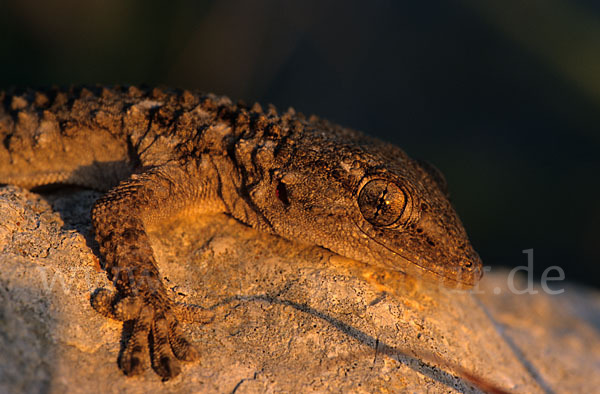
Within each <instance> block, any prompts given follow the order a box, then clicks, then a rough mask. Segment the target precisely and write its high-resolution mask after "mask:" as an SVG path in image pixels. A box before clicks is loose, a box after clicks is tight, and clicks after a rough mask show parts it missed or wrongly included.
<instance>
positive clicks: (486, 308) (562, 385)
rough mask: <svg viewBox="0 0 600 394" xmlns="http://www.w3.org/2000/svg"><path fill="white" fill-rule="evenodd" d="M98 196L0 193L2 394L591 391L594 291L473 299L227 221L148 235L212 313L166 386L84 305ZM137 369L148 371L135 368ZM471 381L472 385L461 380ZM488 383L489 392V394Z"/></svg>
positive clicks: (596, 318)
mask: <svg viewBox="0 0 600 394" xmlns="http://www.w3.org/2000/svg"><path fill="white" fill-rule="evenodd" d="M98 196H99V194H98V193H95V192H91V191H85V190H63V191H58V192H56V191H55V192H52V193H47V194H45V195H44V197H43V198H41V197H40V196H39V195H37V194H34V193H30V192H27V191H24V190H21V189H18V188H14V187H4V188H0V300H1V301H2V302H1V304H0V349H2V351H1V352H0V392H47V391H51V392H63V391H67V390H68V391H70V392H89V391H97V390H102V391H110V392H131V393H137V392H148V391H156V390H163V391H165V392H237V393H245V392H248V393H251V392H266V391H277V392H280V391H297V392H298V391H336V392H341V391H343V392H346V391H353V392H372V391H391V392H398V391H417V392H421V391H430V392H479V391H480V389H481V388H483V389H486V390H493V388H499V389H503V390H508V391H518V392H545V391H546V392H550V391H552V392H575V391H579V392H585V391H587V392H591V391H594V390H595V389H596V388H597V387H598V386H600V340H599V334H598V333H599V332H600V331H599V329H600V294H599V293H598V292H597V291H594V290H589V289H584V288H581V287H577V286H573V285H570V286H569V285H565V292H564V293H563V294H561V295H548V294H546V293H545V292H543V291H542V290H541V289H540V288H537V287H536V289H537V290H540V291H539V293H538V294H536V295H516V294H512V293H511V292H509V291H508V287H507V272H494V273H490V274H488V275H487V276H486V277H485V278H484V280H483V281H482V283H481V285H480V286H479V288H478V289H477V291H476V292H464V291H463V292H458V291H453V290H449V289H445V288H440V287H437V286H433V285H428V284H424V283H420V282H418V281H416V280H414V279H411V278H405V277H402V275H400V274H398V273H390V272H383V271H379V270H376V269H373V268H372V267H369V266H366V265H363V264H360V263H357V262H355V261H352V260H348V259H344V258H342V257H339V256H337V255H335V254H332V253H330V252H328V251H326V250H324V249H321V248H318V247H311V246H306V245H301V244H296V243H292V242H288V241H285V240H283V239H280V238H278V237H274V236H270V235H267V234H263V233H260V232H257V231H255V230H253V229H251V228H248V227H246V226H244V225H242V224H240V223H238V222H236V221H235V220H233V219H231V218H228V217H227V216H224V215H215V216H205V217H198V218H183V217H181V218H174V219H173V220H172V221H171V222H170V223H165V224H164V225H163V226H161V227H160V228H156V229H152V230H151V238H152V242H153V246H154V248H155V251H156V257H157V259H158V261H159V265H160V267H159V268H160V270H161V274H162V275H163V276H164V278H165V281H166V283H167V285H168V287H169V289H170V291H171V295H172V297H173V298H174V299H176V300H177V301H184V302H188V303H193V304H197V305H201V306H204V307H207V308H210V309H212V310H214V312H215V313H216V317H215V320H214V321H213V322H212V323H210V324H206V325H200V324H188V325H185V326H184V328H185V330H186V333H187V335H188V336H189V338H190V339H191V340H192V342H193V343H195V344H196V345H197V347H198V348H199V349H200V350H201V353H202V357H201V362H200V363H184V364H183V371H182V373H181V375H180V376H178V377H177V378H175V379H173V380H171V381H168V382H161V381H160V379H159V378H158V376H157V375H156V374H154V372H153V371H152V370H151V369H150V368H148V370H147V371H146V373H145V374H143V375H142V376H139V377H135V378H127V377H125V376H124V375H123V374H122V373H121V371H120V370H119V369H118V366H117V362H116V360H117V357H118V354H119V351H120V340H121V335H122V333H121V326H122V324H121V323H119V322H116V321H110V320H107V319H106V318H104V317H103V316H101V315H99V314H97V313H96V312H95V311H94V310H93V309H92V308H91V306H90V294H91V293H92V292H93V291H94V290H95V289H96V288H98V287H107V288H111V284H110V282H109V281H108V280H107V278H106V275H105V273H104V272H103V271H101V270H100V268H99V267H100V266H99V261H98V258H97V255H96V254H95V252H94V248H95V244H94V242H93V240H92V237H91V227H90V220H89V209H90V207H91V204H92V203H93V201H94V200H95V199H96V198H97V197H98ZM146 362H147V363H148V365H149V361H148V360H146ZM474 381H475V383H477V387H479V388H477V387H476V385H475V384H474V383H473V382H474ZM486 385H488V386H486Z"/></svg>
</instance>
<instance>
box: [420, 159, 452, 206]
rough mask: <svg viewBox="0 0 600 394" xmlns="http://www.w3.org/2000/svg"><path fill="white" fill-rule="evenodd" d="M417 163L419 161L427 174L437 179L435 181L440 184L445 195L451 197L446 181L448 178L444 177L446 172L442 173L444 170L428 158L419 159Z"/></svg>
mask: <svg viewBox="0 0 600 394" xmlns="http://www.w3.org/2000/svg"><path fill="white" fill-rule="evenodd" d="M417 163H419V165H420V166H421V168H423V169H424V170H425V172H427V174H429V176H430V177H431V179H433V180H434V181H435V183H436V184H437V185H438V187H439V188H440V190H441V191H442V192H443V193H444V195H445V196H446V197H447V198H449V197H450V191H449V190H448V182H446V178H445V177H444V174H442V172H441V171H440V170H439V169H438V168H437V167H436V166H434V165H433V164H431V163H430V162H428V161H426V160H420V159H417Z"/></svg>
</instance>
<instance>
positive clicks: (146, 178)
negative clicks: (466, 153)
mask: <svg viewBox="0 0 600 394" xmlns="http://www.w3.org/2000/svg"><path fill="white" fill-rule="evenodd" d="M0 101H1V103H2V104H1V105H0V184H14V185H17V186H22V187H25V188H29V189H31V188H35V187H38V186H43V185H48V184H73V185H80V186H84V187H90V188H94V189H97V190H101V191H104V192H106V194H104V195H103V196H102V197H101V198H100V199H99V200H98V201H97V202H96V203H95V205H94V207H93V209H92V215H91V216H92V223H93V226H94V230H95V234H96V240H97V241H98V244H99V246H100V253H101V255H102V258H103V268H104V269H105V270H106V271H107V274H108V276H109V278H110V279H111V280H112V281H113V283H114V285H115V288H116V292H109V291H107V290H101V291H99V292H98V293H97V294H96V295H95V296H94V298H93V301H92V304H93V306H94V308H95V309H96V310H98V311H99V312H101V313H103V314H105V315H107V316H110V317H113V318H116V319H120V320H123V321H126V320H128V321H132V322H133V331H132V334H131V337H130V339H129V341H128V343H127V345H126V346H125V349H124V351H123V354H122V357H121V361H120V367H121V369H122V370H123V371H124V373H125V374H127V375H134V374H138V373H140V372H142V371H143V368H144V367H143V363H142V359H143V353H144V352H147V349H148V348H149V347H150V350H151V351H150V354H151V356H152V357H151V362H152V366H153V368H154V370H155V371H156V372H157V373H158V374H159V375H160V376H161V377H162V378H163V379H169V378H172V377H173V376H176V375H177V374H178V373H179V371H180V367H179V364H178V361H177V360H178V359H180V360H194V359H196V358H197V357H198V351H197V350H196V349H195V348H194V347H193V345H192V344H190V343H189V342H188V341H187V340H186V339H185V336H184V334H183V332H182V329H181V328H180V325H179V321H181V320H189V319H186V316H187V317H189V316H191V315H193V314H194V310H193V308H192V307H190V306H185V305H179V304H176V303H174V302H173V301H172V300H170V299H169V297H168V295H167V291H166V289H165V286H164V284H163V283H162V281H161V279H160V275H159V271H158V269H157V266H156V261H155V257H154V253H153V251H152V247H151V245H150V242H149V240H148V236H147V234H146V227H147V226H149V225H151V224H155V223H159V222H160V221H161V220H163V219H165V218H167V217H170V216H172V215H175V214H177V213H179V212H182V211H184V212H187V213H188V214H190V215H192V214H193V215H199V214H204V213H216V212H222V213H226V214H229V215H231V216H232V217H234V218H236V219H237V220H239V221H240V222H242V223H245V224H247V225H249V226H252V227H254V228H257V229H259V230H261V231H266V232H269V233H272V234H276V235H279V236H281V237H284V238H287V239H291V240H295V241H300V242H304V243H307V244H313V245H319V246H322V247H324V248H327V249H329V250H331V251H333V252H335V253H338V254H340V255H342V256H345V257H348V258H351V259H355V260H358V261H361V262H364V263H367V264H372V265H374V266H378V267H382V268H385V269H390V270H396V271H401V272H403V273H405V274H407V275H411V276H416V277H419V278H422V279H423V280H426V281H438V282H440V283H443V284H444V285H446V286H449V287H459V288H470V287H472V286H473V285H474V284H475V283H476V282H477V281H478V280H479V278H480V277H481V274H482V270H481V260H480V259H479V256H478V255H477V253H476V252H475V251H474V249H473V248H472V246H471V244H470V243H469V240H468V238H467V235H466V232H465V230H464V228H463V226H462V224H461V222H460V220H459V218H458V216H457V215H456V213H455V211H454V209H453V208H452V205H451V204H450V202H449V200H448V198H447V192H446V185H445V181H444V179H443V176H442V175H441V174H440V173H439V171H437V170H436V169H435V168H434V167H433V166H431V165H429V164H427V163H424V162H418V161H415V160H413V159H411V158H409V157H408V156H407V155H406V154H405V153H404V152H403V151H402V150H401V149H400V148H398V147H396V146H393V145H390V144H387V143H385V142H382V141H380V140H377V139H375V138H372V137H369V136H367V135H365V134H362V133H360V132H357V131H354V130H351V129H347V128H343V127H341V126H338V125H335V124H332V123H329V122H327V121H325V120H322V119H319V118H317V117H314V116H312V117H305V116H303V115H302V114H299V113H296V112H294V111H293V110H291V109H290V110H288V111H287V112H285V113H281V114H280V113H278V112H277V111H276V110H275V109H274V108H273V107H269V108H268V109H266V110H264V109H262V108H261V107H260V106H259V105H257V104H255V105H253V106H246V105H244V104H241V103H240V104H234V103H232V102H231V101H230V100H229V99H228V98H226V97H219V96H214V95H210V94H201V93H196V92H190V91H183V90H165V89H141V88H135V87H113V88H108V87H93V88H72V89H69V90H60V89H50V90H46V91H35V90H24V91H20V92H11V93H6V92H4V93H0ZM149 334H151V336H152V338H153V340H152V341H151V343H149V342H148V336H149Z"/></svg>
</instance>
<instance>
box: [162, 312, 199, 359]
mask: <svg viewBox="0 0 600 394" xmlns="http://www.w3.org/2000/svg"><path fill="white" fill-rule="evenodd" d="M169 342H170V344H171V350H173V353H174V354H175V357H177V358H178V359H180V360H183V361H197V360H198V359H199V358H200V352H199V351H198V349H196V347H195V346H194V345H192V344H191V343H190V342H189V341H188V340H187V339H186V338H185V335H184V334H183V331H182V330H181V326H180V325H179V323H178V322H177V320H175V319H170V321H169Z"/></svg>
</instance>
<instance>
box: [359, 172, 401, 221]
mask: <svg viewBox="0 0 600 394" xmlns="http://www.w3.org/2000/svg"><path fill="white" fill-rule="evenodd" d="M405 204H406V197H405V195H404V192H403V191H402V190H401V189H400V188H399V187H398V186H397V185H396V184H395V183H393V182H390V181H387V180H385V179H374V180H372V181H369V182H368V183H367V184H366V185H365V186H364V187H363V188H362V189H361V191H360V194H359V196H358V206H359V208H360V212H361V214H362V215H363V217H364V218H365V219H366V220H367V221H369V223H371V224H373V225H374V226H389V225H391V224H393V223H395V222H396V221H397V220H398V219H399V218H400V216H402V212H403V211H404V206H405Z"/></svg>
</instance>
